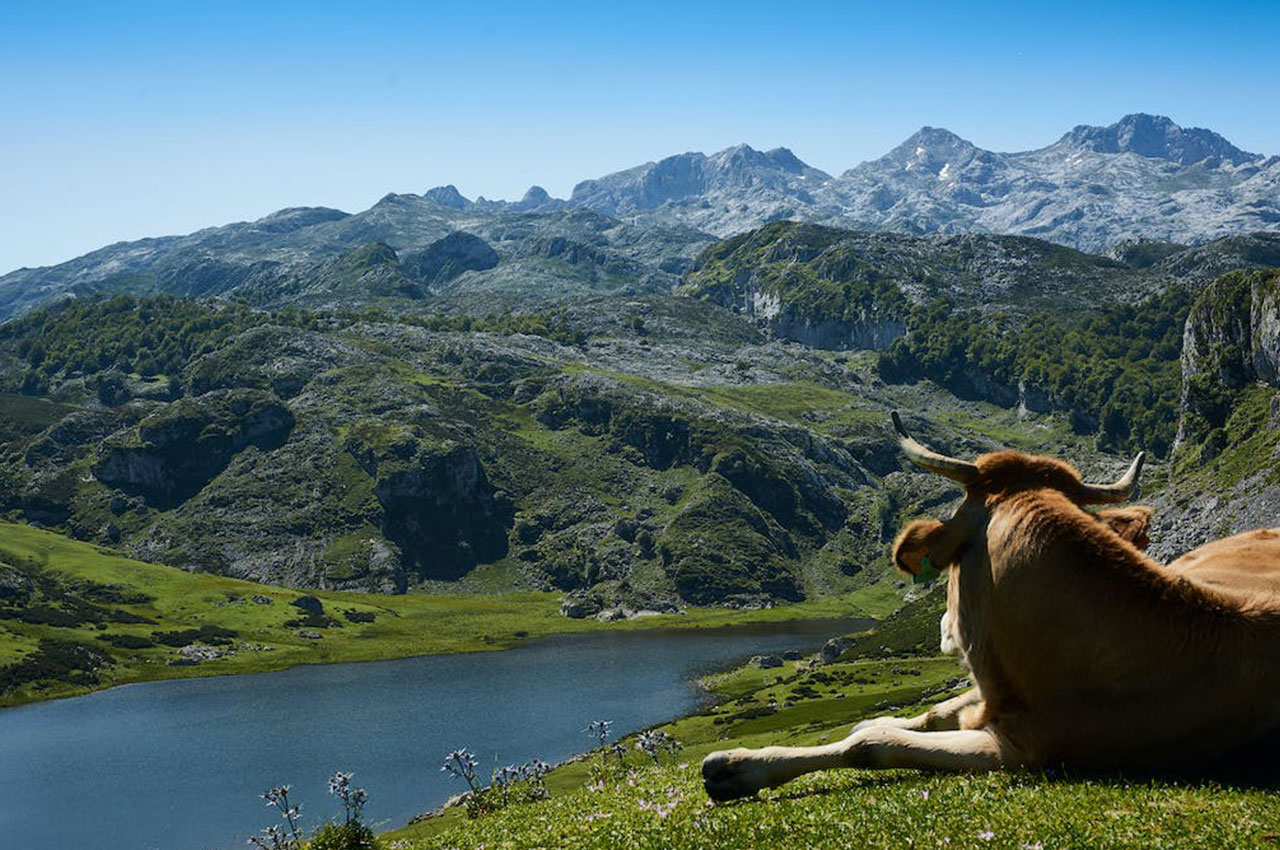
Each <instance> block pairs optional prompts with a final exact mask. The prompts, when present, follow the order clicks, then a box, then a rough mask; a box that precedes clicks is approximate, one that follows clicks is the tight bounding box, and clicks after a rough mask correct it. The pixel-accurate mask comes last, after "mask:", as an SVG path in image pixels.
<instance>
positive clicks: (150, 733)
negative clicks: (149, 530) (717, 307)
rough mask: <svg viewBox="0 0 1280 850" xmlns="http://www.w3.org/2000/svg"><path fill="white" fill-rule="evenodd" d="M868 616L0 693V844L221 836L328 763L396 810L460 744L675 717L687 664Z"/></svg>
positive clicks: (303, 790) (373, 814)
mask: <svg viewBox="0 0 1280 850" xmlns="http://www.w3.org/2000/svg"><path fill="white" fill-rule="evenodd" d="M868 624H869V621H861V622H857V621H852V620H838V621H832V620H827V621H801V622H794V623H780V624H771V625H767V626H755V627H733V628H726V629H710V630H707V629H698V630H672V631H658V630H653V631H642V632H635V631H632V632H600V633H595V634H588V635H573V636H562V637H551V638H544V639H540V640H536V641H531V642H529V643H528V644H526V645H524V646H520V647H517V648H515V649H511V650H507V651H504V652H484V653H470V654H463V655H436V656H428V657H422V658H406V659H399V660H395V661H380V662H369V663H362V664H333V665H323V666H312V667H298V668H294V669H292V670H286V671H284V672H280V673H264V674H258V675H252V676H223V677H216V678H207V679H185V680H177V681H166V682H152V683H147V684H140V685H129V686H126V687H121V688H114V689H111V690H107V691H101V692H99V693H94V694H89V695H87V696H83V697H76V698H74V699H67V700H57V701H54V702H47V703H39V704H36V705H29V706H22V707H19V708H11V709H3V710H0V836H2V837H3V838H2V840H0V844H3V846H5V847H14V848H23V850H79V848H95V850H229V848H243V847H245V846H246V840H247V838H248V837H249V836H250V835H252V834H254V833H256V832H257V831H258V830H259V829H261V828H263V827H266V826H269V825H270V824H272V823H276V822H277V821H278V818H276V816H275V814H274V812H273V811H271V810H268V809H267V808H266V805H265V804H264V802H263V801H262V800H261V799H260V797H259V796H258V795H260V794H261V793H262V792H263V791H264V790H266V789H267V788H268V787H270V786H272V785H279V784H282V783H289V784H291V785H292V786H293V787H292V790H291V792H290V797H291V798H293V799H295V800H296V801H298V802H300V803H301V804H302V814H303V821H304V824H305V825H306V826H307V827H314V826H315V825H316V824H318V823H320V822H322V821H323V820H325V819H326V818H329V817H337V816H338V815H339V814H340V808H339V807H338V804H337V801H336V800H334V799H333V798H331V797H330V796H329V795H328V793H327V783H328V777H329V775H330V774H331V773H332V772H333V771H335V770H344V771H348V772H354V774H355V778H354V780H353V784H354V785H356V786H358V787H362V788H365V789H367V790H368V792H369V799H370V802H369V806H368V807H367V809H366V812H365V814H366V819H367V820H369V821H370V822H372V823H374V824H381V825H382V826H383V827H385V828H391V827H394V826H400V825H402V824H404V823H405V822H406V821H407V820H408V819H409V818H410V817H412V816H413V815H415V814H417V813H419V812H422V811H425V810H427V809H430V808H433V807H434V806H436V805H438V804H439V803H441V802H443V801H444V800H446V799H448V797H449V796H450V795H451V794H454V793H457V792H458V791H460V790H463V788H462V786H461V785H460V784H459V782H458V781H457V780H453V781H451V780H450V778H449V777H448V776H447V775H446V774H444V773H442V772H441V771H440V765H441V763H442V762H443V760H444V756H445V755H446V754H447V753H448V752H449V751H450V750H453V749H457V748H459V747H468V748H470V749H471V750H472V751H473V752H475V753H476V755H477V756H478V758H479V760H480V764H481V772H482V773H483V774H484V775H485V776H486V777H487V776H488V772H489V769H490V768H491V767H492V766H494V764H495V763H496V764H499V765H502V764H510V763H517V762H523V761H525V760H527V759H529V758H535V757H536V758H540V759H543V760H544V761H548V762H553V763H554V762H556V761H558V760H561V759H563V758H566V757H567V756H569V755H572V754H573V753H576V752H581V751H583V750H586V749H589V748H590V747H591V746H592V741H591V739H589V738H588V737H587V735H585V734H584V732H583V730H584V729H585V728H586V726H587V724H588V723H590V722H591V721H592V720H598V719H603V720H613V721H614V727H613V728H614V730H615V732H617V733H619V734H625V733H627V732H631V731H635V730H636V729H641V728H643V727H646V726H650V725H653V724H655V723H660V722H663V721H666V720H670V719H673V718H675V717H678V716H680V715H682V714H685V713H688V712H689V711H691V710H693V709H695V708H697V707H698V705H699V704H700V703H702V702H703V701H704V700H705V699H706V695H705V694H704V693H702V692H701V691H699V690H698V688H697V687H696V685H695V684H694V679H695V678H696V677H697V676H698V675H700V674H702V673H706V672H709V671H711V670H715V669H719V668H723V667H725V666H727V665H729V664H731V663H733V662H736V661H740V660H743V659H745V658H747V657H749V656H751V655H754V654H758V653H774V652H781V651H784V650H786V649H792V648H801V647H816V646H817V645H819V644H821V643H822V642H823V641H824V640H825V639H826V638H828V637H831V636H832V635H836V634H841V633H844V632H848V631H852V630H855V629H858V628H865V627H866V625H868Z"/></svg>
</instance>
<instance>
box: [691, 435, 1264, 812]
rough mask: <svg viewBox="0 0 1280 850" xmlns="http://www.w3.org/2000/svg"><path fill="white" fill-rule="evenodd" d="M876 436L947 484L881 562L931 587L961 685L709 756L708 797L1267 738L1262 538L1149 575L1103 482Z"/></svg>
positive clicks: (1188, 750)
mask: <svg viewBox="0 0 1280 850" xmlns="http://www.w3.org/2000/svg"><path fill="white" fill-rule="evenodd" d="M892 423H893V427H894V430H895V431H896V432H897V438H898V444H899V446H900V448H901V450H902V451H903V453H904V454H905V455H906V457H907V458H908V459H909V460H910V461H911V462H912V463H914V464H915V465H917V466H919V467H921V468H922V469H924V470H927V471H929V472H933V473H937V474H939V475H943V476H945V477H947V478H949V479H951V480H953V481H956V482H958V483H959V484H961V485H963V487H964V499H963V501H962V502H961V503H960V505H959V507H958V508H957V509H956V511H955V513H954V515H953V516H952V517H951V518H950V519H948V520H947V521H945V522H939V521H936V520H916V521H914V522H911V523H909V524H908V525H907V526H906V528H905V529H903V531H902V533H901V534H900V535H899V537H898V539H897V541H896V542H895V544H894V548H893V561H894V563H895V564H896V565H897V566H898V567H899V568H900V569H902V570H904V571H905V572H907V573H909V574H912V575H917V574H919V573H920V572H921V571H922V570H937V571H939V572H940V573H945V577H946V594H947V610H946V615H945V616H944V617H943V621H942V632H943V634H942V644H943V648H944V649H945V650H950V651H951V652H953V653H954V654H956V655H958V656H959V657H960V659H961V661H962V662H963V664H964V665H965V666H966V667H967V668H968V669H969V671H970V673H971V678H972V680H973V682H974V687H973V688H972V689H970V690H968V691H966V692H964V693H962V694H960V695H959V696H956V697H953V698H951V699H948V700H946V701H944V702H941V703H939V704H937V705H935V706H933V707H932V708H930V709H929V711H927V712H925V713H924V714H921V715H919V716H917V717H911V718H898V717H880V718H875V719H872V720H867V721H863V722H862V723H859V724H857V725H856V726H855V727H854V728H853V731H852V732H851V733H850V734H849V735H848V737H846V738H844V739H843V740H841V741H839V742H837V743H832V744H827V745H824V746H816V747H764V748H762V749H755V750H748V749H742V748H739V749H734V750H728V751H721V752H715V753H712V754H710V755H709V756H707V757H706V758H705V759H704V760H703V763H702V775H703V780H704V783H705V786H706V789H707V793H708V794H709V795H710V796H711V797H712V798H713V799H715V800H728V799H733V798H737V797H744V796H750V795H752V794H754V793H755V792H756V791H758V790H760V789H762V788H768V787H774V786H777V785H781V784H783V783H785V782H788V781H789V780H791V779H794V778H796V777H798V776H801V775H803V774H806V773H809V772H811V771H815V770H823V769H828V768H839V767H860V768H920V769H926V770H953V771H991V770H1002V769H1019V768H1044V767H1050V766H1056V765H1068V766H1075V767H1081V768H1084V769H1087V770H1094V769H1099V770H1114V769H1117V768H1122V769H1126V770H1143V771H1148V770H1150V771H1164V770H1178V771H1183V770H1192V771H1201V770H1205V769H1219V768H1221V767H1223V766H1224V765H1230V764H1232V763H1233V759H1235V758H1237V757H1239V756H1241V755H1242V754H1246V753H1257V752H1259V751H1264V752H1265V751H1274V749H1273V748H1274V747H1275V745H1276V744H1277V743H1280V529H1259V530H1257V531H1251V532H1246V533H1244V534H1239V535H1236V536H1234V537H1230V538H1227V539H1225V540H1219V541H1216V542H1214V543H1209V544H1208V545H1206V546H1203V547H1201V548H1199V549H1196V550H1194V551H1192V552H1189V553H1187V554H1186V555H1184V556H1182V557H1181V558H1179V559H1177V560H1176V561H1174V562H1172V563H1170V564H1169V565H1167V566H1162V565H1160V564H1158V563H1156V562H1155V561H1153V560H1151V559H1150V558H1148V557H1147V556H1146V555H1144V554H1143V552H1142V551H1141V547H1143V546H1145V545H1146V529H1147V524H1148V520H1149V518H1150V511H1149V510H1147V509H1146V508H1119V509H1111V510H1110V511H1102V512H1100V513H1092V512H1090V511H1089V510H1087V509H1086V506H1090V505H1102V504H1115V503H1118V502H1122V501H1126V500H1127V499H1128V498H1129V497H1130V496H1131V495H1132V493H1133V492H1134V489H1135V487H1136V485H1137V480H1138V476H1139V474H1140V472H1141V470H1142V466H1143V463H1144V459H1145V456H1144V455H1143V454H1141V453H1140V454H1138V456H1137V457H1136V458H1135V459H1134V460H1133V463H1132V464H1131V465H1130V466H1129V468H1128V471H1126V472H1125V473H1124V475H1122V476H1121V477H1120V479H1119V480H1117V481H1115V482H1114V483H1111V484H1103V485H1095V484H1086V483H1084V482H1083V481H1082V480H1081V477H1080V474H1079V473H1078V472H1077V471H1076V470H1075V468H1073V467H1072V466H1070V465H1069V464H1067V463H1064V462H1062V461H1059V460H1056V459H1053V458H1047V457H1040V456H1033V455H1026V454H1022V453H1019V452H1013V451H999V452H994V453H991V454H986V455H983V456H981V457H979V458H978V459H977V460H976V461H973V462H969V461H964V460H958V459H956V458H951V457H947V456H945V455H942V454H939V453H937V452H935V451H933V450H931V449H929V448H926V447H925V446H923V445H922V444H920V443H919V442H917V441H916V440H915V439H913V438H912V437H911V436H910V435H909V434H908V433H907V431H906V429H905V427H904V426H903V424H902V420H901V417H900V416H899V415H898V413H897V412H896V411H895V412H894V413H893V414H892Z"/></svg>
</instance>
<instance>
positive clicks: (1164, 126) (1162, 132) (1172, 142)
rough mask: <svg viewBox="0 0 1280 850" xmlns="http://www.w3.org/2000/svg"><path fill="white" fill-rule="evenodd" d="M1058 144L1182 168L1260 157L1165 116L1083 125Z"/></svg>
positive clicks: (1136, 116)
mask: <svg viewBox="0 0 1280 850" xmlns="http://www.w3.org/2000/svg"><path fill="white" fill-rule="evenodd" d="M1058 144H1059V145H1062V146H1066V147H1076V148H1081V149H1084V150H1091V151H1094V152H1096V153H1136V154H1138V155H1139V156H1145V157H1151V158H1153V159H1165V160H1168V161H1170V162H1174V163H1177V164H1178V165H1192V164H1194V163H1197V162H1202V161H1203V160H1205V159H1210V158H1212V159H1218V160H1223V161H1226V162H1230V163H1231V164H1232V165H1239V164H1241V163H1243V162H1248V161H1250V160H1254V159H1258V158H1259V157H1258V155H1257V154H1253V153H1249V152H1248V151H1242V150H1240V149H1239V148H1237V147H1236V146H1235V145H1233V144H1231V143H1230V142H1228V141H1227V140H1226V139H1224V138H1223V137H1222V136H1219V135H1218V134H1217V133H1215V132H1213V131H1212V130H1205V129H1202V128H1200V127H1189V128H1185V129H1184V128H1182V127H1179V126H1178V125H1177V124H1175V123H1174V122H1173V121H1172V120H1171V119H1169V118H1166V117H1165V116H1163V115H1147V114H1146V113H1142V112H1137V113H1133V114H1131V115H1126V116H1124V117H1123V118H1121V119H1120V120H1119V121H1117V122H1116V123H1114V124H1112V125H1110V126H1107V127H1091V126H1089V125H1086V124H1081V125H1079V126H1077V127H1075V128H1074V129H1072V130H1071V132H1069V133H1067V134H1066V135H1065V136H1063V137H1062V139H1061V140H1059V142H1058Z"/></svg>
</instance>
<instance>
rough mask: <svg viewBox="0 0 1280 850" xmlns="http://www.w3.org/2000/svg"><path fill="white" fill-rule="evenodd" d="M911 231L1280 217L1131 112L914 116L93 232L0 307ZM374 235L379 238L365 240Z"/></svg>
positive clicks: (317, 296) (266, 299)
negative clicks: (767, 141)
mask: <svg viewBox="0 0 1280 850" xmlns="http://www.w3.org/2000/svg"><path fill="white" fill-rule="evenodd" d="M783 219H790V220H800V221H808V222H814V223H821V224H827V225H831V226H837V227H841V228H845V229H855V230H863V231H889V232H896V233H905V234H912V235H927V234H944V235H945V234H957V233H990V234H1012V235H1024V236H1033V237H1036V238H1039V239H1044V240H1047V241H1050V242H1055V243H1058V244H1061V245H1065V246H1069V247H1073V248H1076V249H1079V250H1084V251H1090V252H1101V251H1104V250H1108V249H1111V250H1125V249H1124V245H1125V244H1127V243H1132V242H1157V243H1177V244H1183V245H1188V244H1190V245H1194V244H1200V243H1204V242H1207V241H1209V240H1212V239H1216V238H1219V237H1223V236H1231V235H1237V234H1241V233H1247V232H1254V231H1280V156H1263V155H1260V154H1254V153H1250V152H1247V151H1243V150H1241V149H1239V148H1237V147H1236V146H1234V145H1233V144H1231V143H1230V142H1229V141H1227V140H1226V139H1224V138H1223V137H1222V136H1220V135H1218V134H1216V133H1214V132H1212V131H1210V130H1204V129H1197V128H1190V129H1185V128H1182V127H1179V126H1178V125H1177V124H1175V123H1174V122H1173V121H1171V120H1170V119H1168V118H1164V117H1159V116H1151V115H1144V114H1134V115H1128V116H1125V117H1124V118H1122V119H1121V120H1120V121H1119V122H1117V123H1115V124H1112V125H1110V126H1108V127H1091V126H1078V127H1076V128H1074V129H1072V130H1071V131H1070V132H1068V133H1066V134H1064V135H1063V136H1062V137H1061V138H1060V139H1058V140H1057V141H1056V142H1054V143H1053V144H1051V145H1049V146H1047V147H1044V148H1040V149H1038V150H1033V151H1025V152H1020V153H996V152H993V151H988V150H984V149H982V148H979V147H977V146H975V145H974V144H972V143H971V142H968V141H966V140H964V139H962V138H960V137H959V136H957V135H955V134H954V133H951V132H949V131H947V130H943V129H938V128H932V127H925V128H923V129H921V130H920V131H919V132H917V133H915V134H913V135H912V136H911V137H910V138H908V139H907V140H906V141H904V142H903V143H902V144H900V145H898V146H897V147H895V148H894V149H893V150H891V151H890V152H889V153H887V154H885V155H884V156H882V157H880V158H879V159H876V160H873V161H870V162H864V163H862V164H860V165H857V166H855V167H853V168H851V169H849V170H847V171H845V172H844V173H842V174H840V175H839V176H832V175H829V174H826V173H825V172H823V171H820V170H818V169H816V168H813V167H811V166H808V165H806V164H805V163H804V162H802V161H801V160H800V159H799V158H797V157H796V156H795V155H794V154H793V153H792V152H791V151H789V150H787V149H786V148H777V149H774V150H770V151H758V150H755V149H753V148H751V147H749V146H747V145H739V146H737V147H733V148H728V149H726V150H723V151H720V152H719V153H715V154H712V155H709V156H708V155H705V154H702V153H684V154H678V155H676V156H670V157H666V158H665V159H661V160H658V161H656V162H649V163H645V164H643V165H639V166H636V167H634V168H630V169H627V170H625V171H620V172H617V173H615V174H610V175H606V176H604V177H600V178H598V179H593V180H585V181H583V182H581V183H579V184H578V185H577V186H575V187H574V189H573V191H572V193H571V195H570V197H569V198H568V199H560V198H553V197H551V196H550V195H549V194H548V193H547V192H546V191H545V190H544V189H542V188H540V187H537V186H534V187H532V188H530V189H529V191H528V192H527V193H526V194H525V196H524V197H523V198H522V199H521V200H519V201H514V202H509V201H491V200H486V199H483V198H478V199H475V200H470V199H468V198H466V197H464V196H463V195H462V194H461V193H460V192H459V191H458V190H457V189H456V188H455V187H453V186H442V187H436V188H433V189H429V190H427V191H426V192H424V193H422V194H412V193H405V194H390V195H387V196H386V197H384V198H382V199H381V200H380V201H379V202H378V203H376V204H375V205H374V206H372V207H371V208H369V209H368V210H365V211H363V212H360V213H356V214H349V213H346V212H342V211H340V210H335V209H328V208H323V207H315V208H293V209H285V210H281V211H279V212H276V213H273V214H272V215H269V216H267V217H265V218H262V219H259V220H257V221H254V222H241V223H236V224H230V225H226V226H223V227H213V228H207V229H205V230H201V231H197V232H196V233H192V234H189V235H186V236H165V237H158V238H151V239H143V240H138V241H134V242H123V243H117V244H114V245H110V246H107V247H105V248H102V249H99V250H97V251H94V252H91V253H89V254H86V255H84V256H82V257H78V258H76V259H73V260H70V261H68V262H65V263H62V264H59V265H56V266H50V267H44V268H38V269H19V270H17V271H14V272H11V273H10V274H7V275H4V276H3V277H0V320H3V319H4V318H7V317H9V316H13V315H17V314H20V313H22V312H25V311H26V310H28V309H30V308H31V307H33V306H36V305H37V304H39V303H41V302H44V301H46V300H49V299H51V298H56V297H59V296H62V295H65V294H91V293H94V292H102V291H105V292H131V293H138V294H147V293H156V292H163V293H168V294H175V295H198V296H220V295H226V294H229V293H230V292H232V291H235V292H236V293H237V295H238V296H240V297H243V298H246V299H248V300H249V301H250V302H251V303H257V304H262V305H275V304H279V303H281V302H289V303H297V302H301V303H305V304H308V305H313V306H314V305H318V304H326V303H331V302H334V301H343V300H346V299H349V298H350V297H351V296H358V298H359V299H361V300H364V299H366V298H369V297H374V298H377V297H388V298H405V297H407V298H413V299H421V298H425V297H428V296H434V297H438V296H452V297H463V298H465V297H467V296H473V297H474V296H475V294H476V293H481V294H482V295H481V296H480V297H481V298H482V299H488V298H491V297H492V296H493V295H494V293H503V294H510V295H518V296H520V297H522V298H530V297H532V298H538V297H545V296H556V295H561V294H564V293H566V292H572V291H579V292H585V293H594V292H623V293H636V294H639V293H645V292H653V293H656V292H667V291H670V290H671V289H672V288H674V287H675V286H676V285H677V283H678V280H679V278H680V276H681V275H682V274H684V273H685V272H686V271H688V269H689V268H690V267H691V266H692V263H693V260H694V258H695V257H697V255H698V254H699V252H700V251H701V250H702V249H704V248H705V247H706V246H708V245H710V244H711V243H712V242H714V241H715V240H716V239H717V238H721V237H725V236H730V235H733V234H736V233H739V232H743V231H746V230H749V229H752V228H755V227H759V226H761V225H762V224H764V223H768V222H771V221H776V220H783ZM380 246H381V247H380Z"/></svg>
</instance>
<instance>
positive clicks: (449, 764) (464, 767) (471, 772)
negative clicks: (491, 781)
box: [440, 747, 477, 791]
mask: <svg viewBox="0 0 1280 850" xmlns="http://www.w3.org/2000/svg"><path fill="white" fill-rule="evenodd" d="M476 764H477V762H476V757H475V754H474V753H472V752H471V750H468V749H467V748H465V747H463V748H462V749H460V750H454V751H453V752H451V753H449V755H448V756H447V757H446V758H445V760H444V764H443V765H442V766H441V767H440V770H441V771H442V772H444V773H448V774H449V775H451V776H453V777H455V778H457V779H461V780H464V781H465V782H466V783H467V785H468V786H469V787H470V788H471V790H472V791H475V790H477V786H476Z"/></svg>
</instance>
